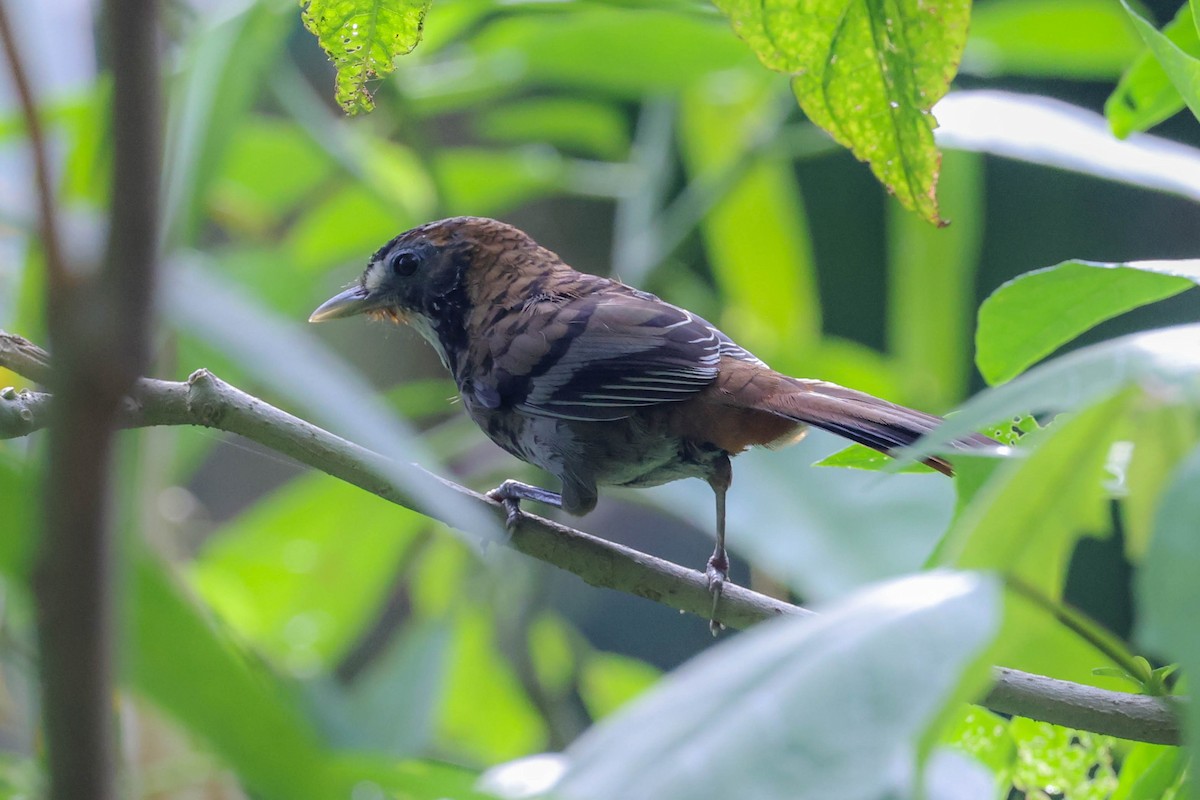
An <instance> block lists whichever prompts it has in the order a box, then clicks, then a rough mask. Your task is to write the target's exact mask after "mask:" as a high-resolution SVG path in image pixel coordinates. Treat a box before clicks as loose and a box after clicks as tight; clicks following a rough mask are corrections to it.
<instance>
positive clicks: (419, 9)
mask: <svg viewBox="0 0 1200 800" xmlns="http://www.w3.org/2000/svg"><path fill="white" fill-rule="evenodd" d="M430 2H431V0H306V2H305V3H304V10H303V12H302V17H303V19H304V27H305V28H307V29H308V31H309V32H310V33H311V34H313V35H314V36H316V37H317V41H318V42H319V43H320V45H321V49H322V50H324V51H325V54H326V55H328V56H329V60H330V61H332V62H333V63H334V66H336V67H337V82H336V84H335V90H334V96H335V97H336V98H337V102H338V105H340V106H341V107H342V109H343V110H344V111H345V112H346V113H347V114H358V113H360V112H364V111H370V110H371V109H373V108H374V107H375V100H374V98H373V96H372V92H371V91H370V90H369V89H368V88H367V84H368V82H370V81H375V80H378V79H379V78H382V77H384V76H386V75H388V74H389V73H390V72H391V71H392V70H393V69H395V60H396V59H397V58H399V57H400V56H402V55H405V54H406V53H410V52H412V49H413V48H414V47H416V46H417V43H418V42H420V41H421V27H422V25H423V24H424V21H425V12H426V11H428V10H429V5H430Z"/></svg>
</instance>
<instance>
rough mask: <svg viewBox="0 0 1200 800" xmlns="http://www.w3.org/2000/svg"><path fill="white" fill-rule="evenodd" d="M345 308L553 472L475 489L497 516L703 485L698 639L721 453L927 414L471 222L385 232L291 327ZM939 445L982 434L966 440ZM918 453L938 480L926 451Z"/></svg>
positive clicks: (858, 435)
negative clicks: (705, 544)
mask: <svg viewBox="0 0 1200 800" xmlns="http://www.w3.org/2000/svg"><path fill="white" fill-rule="evenodd" d="M358 314H365V315H366V316H368V317H370V318H373V319H382V320H388V321H391V322H395V323H401V324H407V325H410V326H412V327H413V328H415V329H416V331H417V332H418V333H419V334H420V335H421V336H422V337H423V338H424V339H425V340H426V341H428V342H429V344H430V345H432V347H433V349H434V350H435V351H436V352H437V355H438V356H439V358H440V359H441V361H442V363H443V364H444V365H445V367H446V368H447V369H448V370H449V371H450V373H451V374H452V375H453V377H454V380H455V382H456V384H457V386H458V391H459V394H460V396H461V400H462V405H463V407H464V408H465V410H466V412H467V414H469V415H470V417H471V418H472V419H473V420H474V421H475V422H476V423H477V424H478V425H479V427H480V428H481V429H482V430H483V431H484V433H486V434H487V436H488V437H489V438H490V439H491V440H492V441H493V442H495V443H496V444H497V445H499V446H500V447H501V448H503V449H504V450H506V451H508V452H509V453H511V454H512V455H514V456H516V457H517V458H519V459H521V460H522V461H525V462H528V463H531V464H534V465H536V466H538V467H541V468H542V469H543V470H545V471H546V472H548V473H550V474H551V475H552V476H554V477H555V478H557V479H558V481H559V483H560V485H561V490H560V491H558V492H555V491H552V490H549V489H544V488H542V487H539V486H534V485H530V484H527V483H523V482H521V481H517V480H511V479H510V480H505V481H504V482H503V483H501V484H500V485H499V486H498V487H496V488H495V489H493V490H492V491H491V492H489V493H488V496H489V497H491V498H492V499H494V500H497V501H499V502H501V503H502V504H503V505H504V506H505V509H506V521H507V524H508V525H509V527H510V528H512V527H514V526H515V525H516V524H517V523H518V521H519V517H520V514H521V513H522V511H521V509H520V502H521V501H522V500H532V501H536V502H540V503H544V504H546V505H549V506H554V507H559V508H561V509H562V510H564V511H566V512H567V513H569V514H572V515H574V516H582V515H584V514H587V513H588V512H590V511H591V510H592V509H593V508H595V506H596V501H597V497H598V491H599V488H600V487H602V486H605V487H607V486H621V487H635V488H636V487H648V486H656V485H659V484H663V483H667V482H670V481H675V480H679V479H682V478H690V477H695V478H701V479H703V480H705V481H707V482H708V484H709V486H711V487H712V490H713V493H714V496H715V499H716V545H715V547H714V549H713V553H712V555H711V556H710V557H709V559H708V562H707V564H706V567H705V577H706V581H707V586H708V588H709V590H710V592H711V593H712V597H713V609H712V614H711V615H710V625H711V626H712V629H713V633H714V634H715V633H716V632H717V631H718V630H719V623H718V622H717V616H718V603H719V601H720V597H721V593H722V589H723V586H724V585H725V583H726V581H727V580H728V572H729V557H728V554H727V552H726V549H725V519H726V513H725V499H726V494H727V492H728V490H729V487H730V485H731V482H732V478H733V472H732V467H731V464H730V459H731V458H732V457H734V456H736V455H738V454H739V453H741V452H743V451H745V450H747V449H748V448H750V447H755V446H763V447H768V448H775V447H781V446H784V445H787V444H791V443H794V442H796V441H798V440H799V439H800V438H802V437H803V435H804V434H805V432H806V430H807V429H808V427H809V426H814V427H817V428H821V429H823V430H826V431H830V432H832V433H835V434H837V435H839V436H841V437H844V438H846V439H849V440H850V441H853V442H858V443H860V444H863V445H866V446H867V447H870V448H873V449H875V450H878V451H880V452H882V453H886V454H890V453H893V452H894V451H895V450H897V449H899V448H902V447H905V446H907V445H910V444H912V443H913V442H914V441H916V440H917V439H919V438H920V437H921V436H922V435H924V434H926V433H928V432H930V431H932V430H933V429H934V428H935V427H937V426H938V424H940V423H941V421H942V420H941V418H940V417H937V416H934V415H932V414H926V413H924V412H921V411H915V410H912V409H909V408H905V407H904V406H901V405H897V404H895V403H891V402H888V401H887V400H882V399H879V398H877V397H873V396H872V395H869V394H866V393H864V392H860V391H856V390H854V389H848V388H845V387H842V386H839V385H837V384H834V383H829V382H826V381H822V380H817V379H812V378H795V377H791V376H789V375H785V374H783V373H780V372H776V371H775V370H773V369H771V368H770V367H769V366H767V364H765V363H764V362H763V361H762V360H760V359H759V358H757V357H756V356H754V355H753V354H752V353H750V352H749V351H748V350H746V349H745V348H743V347H741V346H740V345H738V344H737V343H735V342H734V341H733V340H732V339H731V338H730V337H728V336H726V335H725V334H724V333H722V332H721V331H720V330H719V329H718V328H717V327H716V326H715V325H713V324H712V323H710V322H708V321H707V320H705V319H703V318H702V317H700V316H698V315H697V314H694V313H692V312H690V311H688V310H686V309H683V308H680V307H679V306H675V305H672V304H671V303H668V302H666V301H664V300H661V299H659V298H658V297H657V296H655V295H653V294H650V293H649V292H644V291H641V290H639V289H636V288H634V287H632V286H627V285H626V284H624V283H621V282H620V281H618V280H614V279H611V278H605V277H600V276H597V275H591V274H588V273H585V272H579V271H577V270H575V269H573V268H571V267H570V266H568V265H567V264H566V263H565V262H564V261H563V260H562V259H561V258H560V257H559V256H558V255H557V254H555V253H554V252H552V251H550V250H548V249H546V248H545V247H542V246H541V245H539V244H538V243H537V242H536V241H534V240H533V238H531V237H530V236H529V235H528V234H526V233H525V232H523V231H521V230H520V229H518V228H516V227H514V226H512V225H509V224H507V223H504V222H500V221H498V220H494V219H489V218H485V217H453V218H449V219H442V220H438V221H436V222H430V223H428V224H425V225H421V226H419V227H415V228H412V229H411V230H408V231H405V232H404V233H401V234H400V235H398V236H396V237H395V238H393V239H392V240H391V241H389V242H387V243H386V244H384V245H383V246H382V247H380V248H379V250H377V251H376V252H375V254H374V255H373V256H371V258H370V260H369V261H368V263H367V267H366V269H365V270H364V271H363V273H362V274H361V275H360V276H359V278H358V279H357V280H355V281H354V282H353V283H351V284H350V285H349V286H348V287H347V288H346V289H345V290H344V291H342V292H340V293H338V294H336V295H335V296H333V297H331V298H330V299H328V300H326V301H325V302H324V303H322V304H321V305H320V306H319V307H318V308H317V309H316V310H315V311H313V312H312V315H311V316H310V317H309V321H310V322H324V321H327V320H331V319H338V318H343V317H348V316H353V315H358ZM954 444H955V447H958V448H977V447H986V446H989V445H994V444H996V443H995V442H994V441H993V440H991V439H989V438H987V437H986V436H982V435H980V434H974V435H971V436H968V437H965V438H963V439H959V440H957V441H956V442H955V443H954ZM924 462H925V463H926V464H927V465H929V466H930V467H932V468H933V469H935V470H937V471H939V472H942V473H944V474H947V475H950V474H952V471H953V470H952V466H951V464H950V462H949V461H948V460H946V458H944V457H943V456H940V455H934V456H929V457H927V458H925V459H924Z"/></svg>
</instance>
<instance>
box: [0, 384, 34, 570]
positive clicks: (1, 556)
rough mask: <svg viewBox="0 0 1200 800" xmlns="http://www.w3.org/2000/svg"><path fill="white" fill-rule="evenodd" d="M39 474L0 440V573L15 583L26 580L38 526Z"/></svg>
mask: <svg viewBox="0 0 1200 800" xmlns="http://www.w3.org/2000/svg"><path fill="white" fill-rule="evenodd" d="M0 402H3V401H0ZM38 472H39V471H38V470H35V469H34V468H33V467H32V465H31V464H29V463H28V462H27V461H26V460H25V458H24V457H22V456H20V455H18V454H17V452H16V446H15V445H13V444H11V443H9V442H5V441H0V509H3V512H2V513H3V519H4V535H3V536H0V570H2V571H3V572H4V573H5V574H7V575H9V576H11V577H13V578H15V579H17V580H18V581H24V580H26V579H27V578H28V577H29V570H30V566H31V564H32V561H33V550H34V547H35V545H36V543H37V532H38V530H39V529H40V526H41V523H40V521H39V520H38V517H37V512H38V511H40V509H39V508H38V505H39V502H40V501H41V497H42V493H41V490H40V489H39V483H40V481H39V480H38Z"/></svg>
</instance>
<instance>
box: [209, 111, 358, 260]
mask: <svg viewBox="0 0 1200 800" xmlns="http://www.w3.org/2000/svg"><path fill="white" fill-rule="evenodd" d="M333 166H334V165H333V161H332V159H330V158H329V156H328V154H327V153H325V152H324V151H323V150H322V149H321V148H320V147H317V146H316V144H315V143H314V142H313V141H312V139H311V138H310V137H309V136H308V135H307V134H306V133H305V132H304V131H303V130H302V129H301V128H300V126H298V125H296V124H294V123H291V122H288V121H285V120H281V119H278V118H273V117H267V116H265V115H263V116H256V117H251V118H250V119H247V120H246V122H245V123H244V124H243V125H242V126H241V127H239V128H238V130H237V131H236V133H235V134H234V136H233V140H232V141H231V142H230V144H229V151H228V153H227V155H226V157H225V164H224V168H223V169H222V171H221V175H220V178H219V179H218V181H217V183H216V185H215V186H214V187H213V188H214V191H213V206H214V207H215V209H216V213H217V214H218V215H219V216H220V218H221V221H222V222H223V223H224V225H225V227H226V228H229V229H232V230H234V231H242V232H246V233H249V234H251V235H257V236H260V237H262V238H271V239H272V241H271V243H272V245H277V241H275V240H274V237H273V236H272V232H271V229H272V228H274V227H276V226H278V225H280V223H281V222H282V221H283V218H284V217H285V216H286V215H290V214H292V213H294V212H295V211H296V209H297V208H298V207H299V206H300V205H301V204H302V203H305V202H306V200H308V198H309V196H310V195H311V194H313V193H314V192H315V191H317V190H318V187H321V188H326V187H327V186H328V184H325V183H324V182H325V181H327V180H328V178H329V175H330V173H331V172H332V171H333Z"/></svg>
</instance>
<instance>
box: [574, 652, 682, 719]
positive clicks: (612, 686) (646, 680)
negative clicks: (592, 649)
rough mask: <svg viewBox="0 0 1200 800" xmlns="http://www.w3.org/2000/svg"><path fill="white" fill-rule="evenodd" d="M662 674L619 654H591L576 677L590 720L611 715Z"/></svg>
mask: <svg viewBox="0 0 1200 800" xmlns="http://www.w3.org/2000/svg"><path fill="white" fill-rule="evenodd" d="M661 677H662V673H661V672H660V671H659V670H658V669H657V668H655V667H653V666H651V665H650V664H647V663H646V662H645V661H639V660H637V659H636V658H630V657H629V656H623V655H620V654H618V653H591V654H589V655H588V657H587V660H586V661H585V662H584V664H583V670H582V672H581V674H580V676H579V693H580V695H581V696H582V697H583V702H584V703H585V704H586V705H587V710H588V713H589V714H590V715H591V716H592V718H593V719H602V718H604V717H607V716H610V715H611V714H613V713H615V712H616V711H618V710H619V709H620V708H622V707H624V706H625V705H627V704H628V703H631V702H632V701H633V700H634V699H635V698H637V697H639V696H640V695H642V694H643V693H645V692H646V691H648V690H649V689H650V687H652V686H653V685H654V684H655V682H656V681H658V680H659V678H661Z"/></svg>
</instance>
